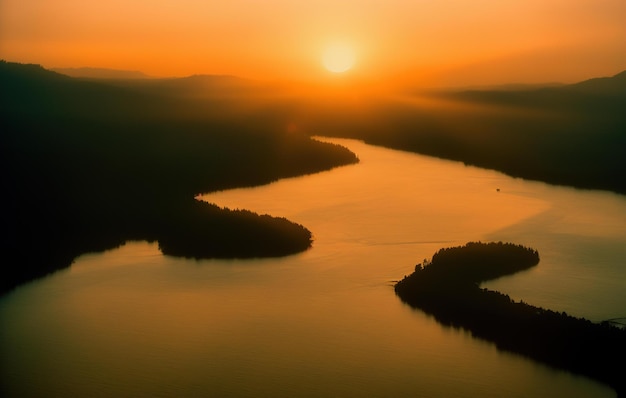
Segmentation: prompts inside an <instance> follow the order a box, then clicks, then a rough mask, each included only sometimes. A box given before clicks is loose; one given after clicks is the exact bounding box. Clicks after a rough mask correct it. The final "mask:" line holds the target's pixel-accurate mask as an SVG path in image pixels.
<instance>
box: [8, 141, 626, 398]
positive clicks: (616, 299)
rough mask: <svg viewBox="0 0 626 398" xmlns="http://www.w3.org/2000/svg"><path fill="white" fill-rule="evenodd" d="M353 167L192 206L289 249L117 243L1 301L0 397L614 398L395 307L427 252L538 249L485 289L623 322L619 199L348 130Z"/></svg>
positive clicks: (624, 237)
mask: <svg viewBox="0 0 626 398" xmlns="http://www.w3.org/2000/svg"><path fill="white" fill-rule="evenodd" d="M320 139H321V140H328V141H332V142H335V143H339V144H342V145H345V146H346V147H348V148H350V149H351V150H352V151H353V152H355V153H356V154H357V155H358V156H359V158H360V160H361V162H360V163H359V164H356V165H351V166H345V167H341V168H337V169H334V170H331V171H328V172H323V173H319V174H314V175H308V176H303V177H297V178H290V179H285V180H281V181H278V182H275V183H272V184H269V185H266V186H261V187H256V188H246V189H235V190H229V191H223V192H215V193H211V194H207V195H203V196H202V197H201V199H202V200H206V201H209V202H213V203H216V204H218V205H220V206H227V207H230V208H243V209H249V210H252V211H255V212H259V213H268V214H271V215H274V216H283V217H286V218H288V219H290V220H292V221H294V222H298V223H301V224H303V225H305V226H306V227H307V228H309V229H310V230H311V231H312V232H313V234H314V238H315V241H314V244H313V247H312V248H311V249H310V250H308V251H306V252H304V253H301V254H298V255H294V256H289V257H285V258H276V259H260V260H227V261H224V260H219V261H218V260H202V261H196V260H185V259H179V258H173V257H167V256H163V255H162V254H160V252H159V250H158V248H157V245H156V244H155V243H148V242H129V243H127V244H126V245H124V246H123V247H121V248H119V249H116V250H112V251H108V252H105V253H96V254H88V255H84V256H81V257H80V258H79V259H78V260H77V261H76V263H75V264H74V265H73V266H72V267H71V268H69V269H68V270H65V271H61V272H58V273H56V274H54V275H52V276H50V277H47V278H44V279H41V280H38V281H35V282H32V283H29V284H27V285H24V286H22V287H20V288H18V289H16V290H15V291H13V292H11V293H10V294H8V295H6V296H4V297H2V298H0V325H1V329H0V349H1V353H2V355H1V359H0V361H1V368H0V369H1V388H2V390H1V391H0V393H2V394H0V395H2V396H6V397H69V396H89V397H148V396H149V397H192V396H202V397H260V396H268V397H403V396H419V397H481V398H484V397H502V396H506V397H533V398H536V397H555V396H567V397H613V396H614V393H613V391H612V390H610V389H609V388H608V387H606V386H603V385H601V384H599V383H596V382H594V381H591V380H589V379H587V378H584V377H580V376H574V375H571V374H569V373H566V372H562V371H558V370H554V369H551V368H548V367H546V366H544V365H542V364H539V363H536V362H533V361H530V360H527V359H524V358H522V357H520V356H517V355H513V354H509V353H503V352H499V351H498V350H496V349H495V347H494V346H493V345H491V344H490V343H487V342H484V341H480V340H476V339H473V338H472V337H471V336H469V335H468V334H467V333H465V332H463V331H459V330H455V329H450V328H446V327H443V326H441V325H439V324H438V323H437V322H435V321H434V320H433V319H432V318H430V317H428V316H426V315H425V314H423V313H421V312H420V311H417V310H413V309H411V308H409V307H407V306H406V305H404V304H402V303H401V302H400V300H399V299H398V298H397V297H396V296H395V294H394V291H393V282H394V281H395V280H398V279H401V278H402V277H403V276H404V275H407V274H409V273H411V272H412V270H413V268H414V266H415V264H416V263H418V262H421V261H422V260H423V259H425V258H430V257H431V256H432V254H433V253H434V252H435V251H436V250H438V249H439V248H442V247H448V246H455V245H462V244H465V243H466V242H468V241H478V240H481V241H498V240H502V241H509V242H513V243H518V244H523V245H527V246H530V247H533V248H535V249H537V250H539V253H540V256H541V262H540V263H539V265H538V266H537V267H534V268H533V269H532V270H529V271H527V272H524V273H521V274H518V275H514V276H510V277H506V278H502V279H499V280H496V281H491V282H489V283H487V284H485V286H486V287H489V288H491V289H496V290H499V291H501V292H503V293H507V294H509V295H510V296H511V297H513V298H514V299H518V300H520V299H521V300H524V301H525V302H527V303H530V304H533V305H537V306H541V307H545V308H550V309H553V310H558V311H566V312H567V313H569V314H571V315H575V316H581V317H586V318H589V319H591V320H594V321H599V320H604V319H611V318H618V317H625V316H626V264H625V263H624V259H626V197H624V196H620V195H616V194H612V193H609V192H601V191H585V190H577V189H572V188H565V187H555V186H551V185H548V184H544V183H539V182H530V181H525V180H521V179H514V178H510V177H508V176H505V175H503V174H501V173H498V172H496V171H490V170H484V169H479V168H475V167H468V166H465V165H463V164H462V163H459V162H452V161H447V160H441V159H436V158H431V157H426V156H421V155H417V154H412V153H406V152H402V151H395V150H389V149H384V148H380V147H375V146H370V145H366V144H364V143H362V142H360V141H355V140H344V139H334V138H333V139H328V138H320Z"/></svg>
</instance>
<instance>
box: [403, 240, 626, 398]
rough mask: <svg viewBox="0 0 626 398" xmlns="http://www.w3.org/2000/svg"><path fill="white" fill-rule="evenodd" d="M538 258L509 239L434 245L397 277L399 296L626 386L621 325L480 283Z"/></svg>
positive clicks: (505, 342) (535, 354) (538, 356)
mask: <svg viewBox="0 0 626 398" xmlns="http://www.w3.org/2000/svg"><path fill="white" fill-rule="evenodd" d="M538 263H539V253H538V252H537V251H535V250H533V249H530V248H527V247H523V246H520V245H515V244H512V243H502V242H497V243H495V242H492V243H481V242H470V243H467V244H466V245H465V246H459V247H451V248H445V249H441V250H439V251H438V252H437V253H435V254H434V255H433V257H432V259H431V260H430V261H427V260H425V261H424V262H423V263H421V264H418V265H417V266H416V267H415V272H414V273H412V274H411V275H409V276H405V277H404V279H402V280H401V281H399V282H398V283H397V284H396V285H395V291H396V294H397V295H398V297H400V299H401V300H402V301H403V302H405V303H407V304H408V305H409V306H411V307H413V308H416V309H419V310H421V311H424V312H425V313H427V314H429V315H431V316H433V317H434V318H435V319H436V320H437V321H438V322H440V323H442V324H443V325H446V326H449V327H453V328H460V329H464V330H467V331H469V332H470V333H471V334H472V336H474V337H477V338H480V339H483V340H487V341H490V342H493V343H494V344H495V345H496V346H497V347H498V349H501V350H505V351H509V352H514V353H517V354H521V355H523V356H526V357H528V358H531V359H534V360H537V361H540V362H543V363H545V364H547V365H550V366H553V367H555V368H559V369H564V370H567V371H570V372H573V373H576V374H581V375H585V376H588V377H590V378H593V379H595V380H598V381H600V382H602V383H605V384H607V385H609V386H611V387H612V388H614V389H615V390H616V391H617V393H618V396H620V397H623V396H625V395H624V394H626V380H625V379H624V375H623V367H622V366H620V365H619V361H620V358H624V356H625V355H626V330H624V329H620V328H618V327H616V326H613V325H611V324H610V323H608V322H603V323H600V324H596V323H592V322H590V321H588V320H586V319H582V318H575V317H573V316H570V315H567V314H566V313H558V312H555V311H551V310H549V309H543V308H539V307H535V306H532V305H529V304H526V303H524V302H516V301H513V300H512V299H511V298H510V297H509V296H507V295H504V294H502V293H499V292H495V291H491V290H488V289H485V288H481V287H480V284H481V283H482V282H485V281H487V280H490V279H495V278H499V277H502V276H505V275H511V274H513V273H516V272H520V271H523V270H526V269H529V268H531V267H533V266H535V265H536V264H538Z"/></svg>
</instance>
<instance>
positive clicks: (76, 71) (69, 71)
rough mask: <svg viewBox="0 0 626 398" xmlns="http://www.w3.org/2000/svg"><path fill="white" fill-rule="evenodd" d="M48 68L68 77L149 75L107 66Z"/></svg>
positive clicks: (121, 77) (142, 77)
mask: <svg viewBox="0 0 626 398" xmlns="http://www.w3.org/2000/svg"><path fill="white" fill-rule="evenodd" d="M49 70H51V71H53V72H57V73H61V74H63V75H67V76H70V77H78V78H90V79H149V78H150V76H148V75H146V74H145V73H143V72H141V71H136V70H123V69H108V68H92V67H81V68H50V69H49Z"/></svg>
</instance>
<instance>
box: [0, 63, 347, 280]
mask: <svg viewBox="0 0 626 398" xmlns="http://www.w3.org/2000/svg"><path fill="white" fill-rule="evenodd" d="M0 85H1V86H2V87H3V90H2V92H0V116H1V117H0V127H1V128H0V131H1V132H2V133H1V135H0V137H1V140H2V145H1V146H0V165H1V166H2V169H3V170H5V172H6V173H7V178H6V184H5V189H6V194H5V195H3V196H2V198H0V200H1V203H2V205H3V208H5V209H7V213H8V216H7V217H6V218H5V223H4V225H5V228H6V229H7V230H8V231H11V235H10V236H9V237H8V238H7V239H5V240H3V242H2V244H1V248H2V251H3V253H4V254H5V255H6V256H7V258H11V259H15V261H14V262H8V263H6V264H4V265H3V267H2V271H1V272H2V279H1V281H2V283H1V284H0V292H6V291H7V290H9V289H12V288H14V287H15V286H17V285H19V284H21V283H24V282H27V281H29V280H31V279H34V278H37V277H41V276H44V275H46V274H47V273H49V272H53V271H55V270H58V269H61V268H65V267H67V266H69V265H70V264H71V263H72V261H73V260H74V258H76V257H77V256H79V255H80V254H82V253H85V252H90V251H101V250H105V249H109V248H113V247H116V246H118V245H120V244H122V243H124V242H125V241H127V240H137V239H139V240H148V241H158V242H159V247H160V249H161V250H162V251H163V252H164V253H166V254H171V255H177V256H184V257H195V258H213V257H219V258H242V257H244V258H245V257H266V256H281V255H287V254H292V253H295V252H299V251H302V250H306V249H307V248H308V247H310V245H311V242H312V236H311V233H310V231H308V230H307V229H306V228H305V227H304V226H301V225H297V224H293V223H291V222H289V221H288V220H285V219H282V218H275V217H270V216H263V215H256V214H254V213H251V212H247V211H243V210H238V211H230V210H226V209H220V208H218V207H217V206H212V205H209V204H206V203H202V202H198V201H196V200H195V199H194V197H195V196H196V195H198V194H200V193H204V192H210V191H212V190H218V189H226V188H232V187H240V186H251V185H259V184H265V183H269V182H271V181H274V180H276V179H279V178H284V177H291V176H297V175H302V174H307V173H315V172H319V171H323V170H328V169H331V168H333V167H337V166H341V165H346V164H350V163H355V162H357V161H358V159H357V158H356V156H355V155H354V154H353V153H351V152H350V151H348V150H347V149H345V148H343V147H340V146H337V145H332V144H327V143H322V142H319V141H315V140H311V139H310V138H309V137H308V136H305V135H303V134H296V133H294V132H287V131H285V128H284V126H282V125H281V123H282V122H281V121H280V120H277V119H276V118H274V116H273V115H271V114H270V115H268V114H267V113H265V112H257V111H255V110H254V109H249V108H245V106H244V103H245V99H243V98H242V99H241V100H242V101H221V100H219V99H215V98H214V99H213V100H210V101H205V100H203V101H199V100H196V99H193V97H189V98H185V99H183V98H180V97H172V96H171V95H168V94H167V92H165V93H161V94H160V95H155V94H153V93H151V92H149V91H145V90H140V89H137V88H136V87H134V86H133V85H130V86H119V85H115V84H114V85H111V84H106V83H105V81H97V82H96V81H84V80H80V79H75V78H70V77H67V76H64V75H61V74H58V73H55V72H52V71H48V70H45V69H43V68H41V67H40V66H37V65H20V64H13V63H8V62H0ZM239 102H240V103H239ZM233 104H235V105H233ZM234 106H235V107H236V108H233V107H234ZM236 109H239V111H236Z"/></svg>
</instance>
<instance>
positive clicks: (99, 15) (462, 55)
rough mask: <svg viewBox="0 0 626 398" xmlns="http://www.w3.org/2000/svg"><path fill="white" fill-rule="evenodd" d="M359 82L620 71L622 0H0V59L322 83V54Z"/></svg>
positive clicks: (624, 40) (566, 77)
mask: <svg viewBox="0 0 626 398" xmlns="http://www.w3.org/2000/svg"><path fill="white" fill-rule="evenodd" d="M337 41H341V42H344V43H348V45H350V46H352V47H353V48H354V52H355V53H356V59H357V61H356V62H357V63H356V64H355V65H354V67H353V68H352V69H351V70H350V71H349V73H350V74H352V75H353V76H359V77H361V78H378V79H387V78H396V79H408V80H413V81H416V82H422V83H424V84H482V83H485V84H490V83H498V82H545V81H565V82H568V81H576V80H582V79H586V78H588V77H593V76H607V75H613V74H615V73H618V72H620V71H621V70H624V69H626V1H625V0H471V1H470V0H414V1H409V0H368V1H356V0H352V1H348V0H317V1H296V0H227V1H226V0H224V1H207V0H130V1H129V0H107V1H98V2H96V1H89V0H0V58H3V59H6V60H9V61H17V62H32V63H39V64H42V65H43V66H45V67H79V66H92V67H107V68H117V69H132V70H141V71H143V72H145V73H148V74H151V75H157V76H184V75H190V74H196V73H206V74H234V75H240V76H244V77H252V78H270V79H276V78H289V79H302V80H309V79H313V80H314V79H321V78H324V76H325V75H326V74H328V73H329V72H328V71H325V70H324V69H323V67H322V64H321V58H322V55H321V54H322V53H323V51H324V48H325V47H326V46H328V45H329V44H331V43H333V42H337Z"/></svg>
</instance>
